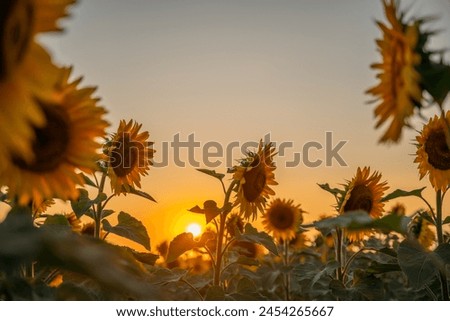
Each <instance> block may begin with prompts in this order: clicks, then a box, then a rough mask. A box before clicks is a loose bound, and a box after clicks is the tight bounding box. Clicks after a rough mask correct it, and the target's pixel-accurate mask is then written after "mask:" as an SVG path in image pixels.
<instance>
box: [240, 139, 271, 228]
mask: <svg viewBox="0 0 450 321" xmlns="http://www.w3.org/2000/svg"><path fill="white" fill-rule="evenodd" d="M274 155H275V148H274V147H272V144H271V143H269V144H266V145H263V143H262V141H261V142H260V143H259V147H258V151H257V152H256V153H254V152H247V157H246V158H244V159H242V160H241V161H240V164H239V165H238V166H235V167H234V169H233V170H234V175H233V179H234V180H235V181H237V182H238V183H239V186H238V189H237V194H236V200H235V202H234V205H235V206H237V205H239V207H240V214H241V215H242V214H243V215H244V218H245V219H249V218H250V217H251V218H252V219H253V220H255V219H256V217H257V212H258V210H259V211H260V212H261V213H263V212H264V205H265V202H266V198H267V197H269V195H274V194H275V192H274V191H273V190H272V189H271V188H270V187H269V185H277V184H278V183H277V182H276V181H275V174H274V170H275V165H274V162H273V156H274Z"/></svg>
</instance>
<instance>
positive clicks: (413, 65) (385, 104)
mask: <svg viewBox="0 0 450 321" xmlns="http://www.w3.org/2000/svg"><path fill="white" fill-rule="evenodd" d="M383 6H384V11H385V14H386V18H387V20H388V22H389V24H390V25H389V26H387V25H385V24H384V23H382V22H380V21H377V24H378V26H379V27H380V29H381V31H382V33H383V37H382V38H381V39H377V41H376V42H377V45H378V50H379V51H380V53H381V56H382V62H381V63H374V64H372V65H371V68H372V69H377V70H379V73H378V74H377V78H378V80H379V83H378V84H377V85H376V86H374V87H372V88H370V89H368V90H367V93H369V94H371V95H372V96H375V101H378V102H379V103H378V105H377V106H376V108H375V111H374V114H375V117H376V118H378V121H377V123H376V126H375V127H376V128H378V127H380V126H381V125H382V124H384V123H385V122H386V121H388V120H390V124H389V127H388V128H387V130H386V132H385V133H384V134H383V136H382V137H381V139H380V142H398V140H399V139H400V137H401V133H402V129H403V126H405V125H408V118H409V117H410V116H411V115H412V114H413V113H414V108H416V107H417V108H420V107H421V100H422V86H421V75H420V73H419V72H418V69H417V68H418V66H419V65H420V63H421V61H422V53H423V52H424V49H423V47H424V45H425V42H426V38H427V35H426V34H422V33H420V30H419V26H420V23H419V22H415V23H410V24H406V23H405V22H403V20H404V13H401V12H400V13H399V12H398V10H397V5H396V2H395V1H394V0H391V1H389V2H388V1H387V0H384V1H383Z"/></svg>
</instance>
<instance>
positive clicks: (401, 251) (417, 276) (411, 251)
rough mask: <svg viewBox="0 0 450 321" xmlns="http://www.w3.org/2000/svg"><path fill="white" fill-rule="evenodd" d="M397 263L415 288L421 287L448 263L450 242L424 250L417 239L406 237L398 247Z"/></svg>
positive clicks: (449, 259) (449, 262)
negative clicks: (431, 250) (434, 248)
mask: <svg viewBox="0 0 450 321" xmlns="http://www.w3.org/2000/svg"><path fill="white" fill-rule="evenodd" d="M398 263H399V265H400V267H401V269H402V271H403V272H404V273H405V274H406V275H407V276H408V280H409V282H410V284H411V285H412V286H413V287H415V288H423V287H424V286H425V285H427V284H429V283H430V281H431V280H432V279H433V278H435V277H436V276H437V274H438V272H439V270H441V271H445V264H450V244H441V245H440V246H439V247H438V248H436V250H435V251H433V252H428V251H426V250H424V249H423V248H422V247H421V246H420V245H419V244H418V242H417V241H415V240H410V239H407V240H405V241H403V242H402V243H401V244H400V246H399V248H398Z"/></svg>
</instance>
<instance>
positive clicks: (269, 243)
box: [236, 223, 278, 255]
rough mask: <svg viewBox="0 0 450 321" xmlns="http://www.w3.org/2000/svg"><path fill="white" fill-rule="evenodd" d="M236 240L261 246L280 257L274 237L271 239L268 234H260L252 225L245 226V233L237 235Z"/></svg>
mask: <svg viewBox="0 0 450 321" xmlns="http://www.w3.org/2000/svg"><path fill="white" fill-rule="evenodd" d="M236 240H237V241H246V242H251V243H256V244H260V245H262V246H264V247H265V248H266V249H268V250H269V251H270V252H272V253H273V254H275V255H278V249H277V246H276V245H275V243H274V241H273V239H272V237H270V236H269V234H267V233H266V232H258V230H257V229H256V228H254V227H253V226H252V225H251V224H250V223H247V224H246V225H245V228H244V233H242V234H240V233H239V234H237V236H236Z"/></svg>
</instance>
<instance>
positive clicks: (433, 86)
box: [421, 63, 450, 106]
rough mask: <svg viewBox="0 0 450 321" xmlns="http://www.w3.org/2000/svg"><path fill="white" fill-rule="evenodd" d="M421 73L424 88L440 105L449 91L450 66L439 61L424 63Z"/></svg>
mask: <svg viewBox="0 0 450 321" xmlns="http://www.w3.org/2000/svg"><path fill="white" fill-rule="evenodd" d="M421 74H422V80H423V84H424V87H425V90H426V91H428V93H429V94H430V95H431V96H432V97H433V99H434V101H435V102H436V103H438V104H439V105H441V106H442V103H443V102H444V100H445V98H446V97H447V95H448V93H449V92H450V66H447V65H445V64H440V63H429V64H425V65H424V66H423V68H422V70H421Z"/></svg>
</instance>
